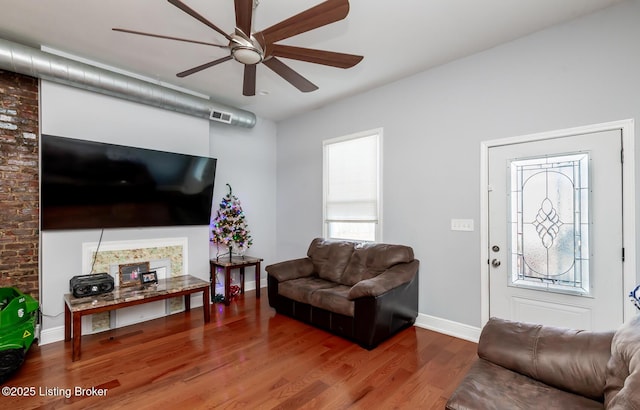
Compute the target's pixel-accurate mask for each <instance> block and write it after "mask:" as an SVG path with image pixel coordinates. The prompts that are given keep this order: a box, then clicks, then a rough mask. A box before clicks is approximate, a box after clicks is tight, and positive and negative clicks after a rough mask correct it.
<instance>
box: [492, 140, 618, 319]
mask: <svg viewBox="0 0 640 410" xmlns="http://www.w3.org/2000/svg"><path fill="white" fill-rule="evenodd" d="M621 154H622V135H621V130H619V129H617V130H608V131H600V132H591V133H585V134H581V135H569V136H563V137H559V138H552V139H545V140H539V141H532V142H519V143H513V144H508V145H502V146H494V147H490V148H489V149H488V168H489V171H488V185H489V187H488V188H489V193H488V202H489V217H488V219H489V224H488V236H489V238H488V246H489V249H488V263H489V264H490V265H489V316H496V317H502V318H505V319H510V320H517V321H527V322H535V323H542V324H547V325H554V326H564V327H571V328H576V329H587V330H610V329H614V328H616V327H617V326H618V325H620V324H621V323H623V317H624V314H623V311H624V304H625V303H628V301H627V300H626V299H625V298H624V297H623V294H624V279H623V229H622V227H623V220H622V217H623V215H622V210H623V205H622V204H623V200H622V193H623V190H622V186H623V181H622V175H623V173H622V160H621Z"/></svg>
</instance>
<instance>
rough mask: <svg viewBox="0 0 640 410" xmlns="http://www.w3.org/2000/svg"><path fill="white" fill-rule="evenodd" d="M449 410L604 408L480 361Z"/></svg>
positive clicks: (482, 360) (462, 383)
mask: <svg viewBox="0 0 640 410" xmlns="http://www.w3.org/2000/svg"><path fill="white" fill-rule="evenodd" d="M446 408H447V409H449V410H462V409H464V410H471V409H478V410H480V409H481V410H506V409H509V410H517V409H540V408H543V409H562V410H572V409H574V410H587V409H603V408H604V406H603V404H602V403H601V402H598V401H595V400H591V399H589V398H586V397H583V396H580V395H577V394H573V393H569V392H566V391H563V390H559V389H556V388H554V387H551V386H549V385H546V384H544V383H542V382H539V381H536V380H534V379H532V378H530V377H527V376H525V375H522V374H520V373H517V372H513V371H511V370H508V369H505V368H504V367H501V366H498V365H496V364H493V363H491V362H489V361H487V360H484V359H478V360H477V361H476V362H475V363H474V364H473V365H471V369H469V372H468V373H467V375H466V376H465V378H464V379H463V380H462V382H461V383H460V385H459V386H458V388H457V389H456V390H455V391H454V392H453V394H452V395H451V397H450V398H449V401H448V402H447V406H446Z"/></svg>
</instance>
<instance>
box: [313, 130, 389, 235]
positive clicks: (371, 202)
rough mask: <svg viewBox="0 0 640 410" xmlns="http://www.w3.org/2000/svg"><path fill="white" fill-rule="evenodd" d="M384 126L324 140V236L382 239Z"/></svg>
mask: <svg viewBox="0 0 640 410" xmlns="http://www.w3.org/2000/svg"><path fill="white" fill-rule="evenodd" d="M381 142H382V130H381V129H377V130H372V131H368V132H364V133H359V134H355V135H349V136H346V137H341V138H334V139H330V140H326V141H324V142H323V159H324V174H323V175H324V176H323V179H324V181H323V183H324V195H323V210H324V237H325V238H333V239H351V240H362V241H372V242H380V241H381V240H382V229H381V226H382V224H381V220H380V219H381V208H382V207H381V199H380V198H381V174H382V172H381V169H382V166H381V163H382V161H381V149H380V147H381Z"/></svg>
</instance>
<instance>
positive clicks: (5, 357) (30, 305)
mask: <svg viewBox="0 0 640 410" xmlns="http://www.w3.org/2000/svg"><path fill="white" fill-rule="evenodd" d="M37 311H38V301H37V300H35V299H34V298H32V297H31V296H29V295H25V294H24V293H22V292H20V291H19V290H18V289H16V288H0V383H2V382H3V381H4V380H5V379H7V378H8V377H9V375H11V373H13V372H14V371H15V370H17V369H18V368H19V367H20V366H21V365H22V362H23V361H24V356H25V354H26V353H27V350H29V348H30V347H31V344H32V343H33V339H34V338H35V323H36V313H37Z"/></svg>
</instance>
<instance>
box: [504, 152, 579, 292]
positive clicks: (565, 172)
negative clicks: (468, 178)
mask: <svg viewBox="0 0 640 410" xmlns="http://www.w3.org/2000/svg"><path fill="white" fill-rule="evenodd" d="M510 173H511V174H510V193H511V195H510V208H511V209H510V221H509V226H510V231H511V232H510V237H511V247H510V251H511V258H510V267H509V269H510V275H509V285H510V286H522V287H528V288H533V289H539V290H544V291H551V292H561V293H569V294H579V295H585V296H588V295H590V294H591V287H590V269H589V196H590V195H589V154H588V153H578V154H567V155H561V156H545V157H539V158H528V159H521V160H514V161H511V163H510Z"/></svg>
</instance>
